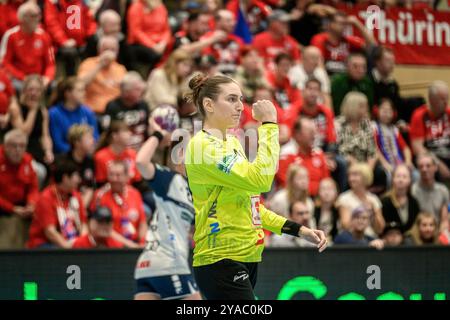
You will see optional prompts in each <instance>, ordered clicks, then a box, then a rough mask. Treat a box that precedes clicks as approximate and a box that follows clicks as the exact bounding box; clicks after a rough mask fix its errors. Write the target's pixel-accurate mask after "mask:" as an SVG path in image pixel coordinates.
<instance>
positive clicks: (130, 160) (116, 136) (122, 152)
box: [94, 121, 141, 185]
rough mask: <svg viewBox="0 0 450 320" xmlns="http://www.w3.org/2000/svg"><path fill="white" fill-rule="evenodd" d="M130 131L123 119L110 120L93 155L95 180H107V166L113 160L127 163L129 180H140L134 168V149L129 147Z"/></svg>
mask: <svg viewBox="0 0 450 320" xmlns="http://www.w3.org/2000/svg"><path fill="white" fill-rule="evenodd" d="M130 138H131V131H130V129H129V127H128V126H127V124H126V123H125V122H123V121H112V122H111V125H110V127H109V129H108V130H107V131H106V132H104V133H103V135H102V137H101V138H100V142H99V147H98V149H97V150H98V151H97V153H96V154H95V156H94V162H95V180H96V182H97V183H98V184H100V185H102V184H104V183H106V182H107V178H108V167H109V166H110V164H111V163H112V162H114V161H124V162H126V164H127V168H128V174H129V178H130V179H131V182H133V183H134V182H139V181H141V174H140V173H139V171H138V170H137V168H136V151H135V150H134V149H131V148H129V147H128V146H129V144H130Z"/></svg>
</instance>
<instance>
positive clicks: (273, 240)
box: [269, 200, 315, 248]
mask: <svg viewBox="0 0 450 320" xmlns="http://www.w3.org/2000/svg"><path fill="white" fill-rule="evenodd" d="M288 218H289V220H291V221H294V222H296V223H298V224H300V225H302V226H305V227H307V228H315V226H314V221H313V220H312V215H311V209H310V208H309V207H308V204H307V203H306V201H302V200H296V201H294V202H293V203H292V204H290V205H289V217H288ZM269 244H270V246H271V247H284V248H288V247H314V246H315V245H314V244H312V243H311V242H309V241H307V240H305V239H304V238H299V237H294V236H291V235H288V234H286V233H285V234H282V235H277V234H273V235H272V236H271V237H270V242H269Z"/></svg>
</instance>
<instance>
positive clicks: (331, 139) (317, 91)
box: [281, 78, 347, 190]
mask: <svg viewBox="0 0 450 320" xmlns="http://www.w3.org/2000/svg"><path fill="white" fill-rule="evenodd" d="M321 95H322V92H321V82H320V81H319V80H317V79H315V78H311V79H309V80H308V81H307V82H306V84H305V89H304V91H303V103H302V104H301V105H300V108H299V109H298V112H297V114H295V115H293V116H291V117H289V118H290V119H293V121H296V119H298V118H299V117H300V118H308V119H311V120H313V121H314V123H315V125H316V130H317V134H316V135H315V139H314V148H317V149H321V150H323V151H325V157H326V161H327V167H328V169H329V170H330V172H331V174H332V176H333V179H334V180H336V182H337V183H338V184H339V188H340V190H345V189H346V187H347V164H346V161H345V159H344V158H343V157H342V156H340V155H339V154H337V144H336V140H337V138H336V130H335V127H334V114H333V111H332V110H331V109H330V108H328V107H325V106H324V105H322V104H319V103H318V101H319V98H320V97H321ZM296 153H298V144H297V142H296V140H295V139H291V140H290V141H289V142H288V143H287V144H286V145H284V146H283V147H282V149H281V154H282V155H287V154H296Z"/></svg>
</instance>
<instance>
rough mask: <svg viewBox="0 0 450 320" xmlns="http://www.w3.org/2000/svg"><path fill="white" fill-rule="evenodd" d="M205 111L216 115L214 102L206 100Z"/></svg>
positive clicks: (204, 101) (204, 102) (209, 99)
mask: <svg viewBox="0 0 450 320" xmlns="http://www.w3.org/2000/svg"><path fill="white" fill-rule="evenodd" d="M203 109H204V110H205V112H207V113H214V101H213V100H212V99H211V98H204V99H203Z"/></svg>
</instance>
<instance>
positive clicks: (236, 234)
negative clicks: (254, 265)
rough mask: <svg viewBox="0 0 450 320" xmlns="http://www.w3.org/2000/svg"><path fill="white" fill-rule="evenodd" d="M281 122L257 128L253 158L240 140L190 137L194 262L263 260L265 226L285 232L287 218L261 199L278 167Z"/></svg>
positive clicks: (188, 160)
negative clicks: (248, 154) (256, 144)
mask: <svg viewBox="0 0 450 320" xmlns="http://www.w3.org/2000/svg"><path fill="white" fill-rule="evenodd" d="M279 152H280V145H279V142H278V126H277V125H276V124H273V123H266V124H263V125H261V126H260V127H259V128H258V152H257V155H256V158H255V160H254V161H253V162H249V161H248V159H247V157H246V155H245V152H244V150H243V148H242V145H241V143H240V142H239V140H238V139H237V138H236V137H234V136H232V135H227V138H226V140H222V139H218V138H217V137H215V136H213V135H211V134H209V133H207V132H205V131H200V132H198V133H197V134H196V135H195V136H194V137H193V138H192V139H191V141H189V144H188V147H187V150H186V157H185V165H186V173H187V177H188V183H189V188H190V190H191V192H192V197H193V203H194V208H195V235H194V241H195V248H194V263H193V264H194V267H197V266H202V265H208V264H212V263H215V262H217V261H219V260H222V259H231V260H235V261H239V262H259V261H261V254H262V251H263V249H264V231H263V228H264V229H267V230H269V231H271V232H274V233H277V234H281V229H282V227H283V225H284V224H285V222H286V218H284V217H282V216H279V215H277V214H276V213H273V212H271V211H269V210H268V209H266V208H265V207H264V206H263V205H262V204H260V193H261V192H267V191H269V190H270V188H271V186H272V182H273V177H274V175H275V172H276V170H277V163H278V157H279Z"/></svg>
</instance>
